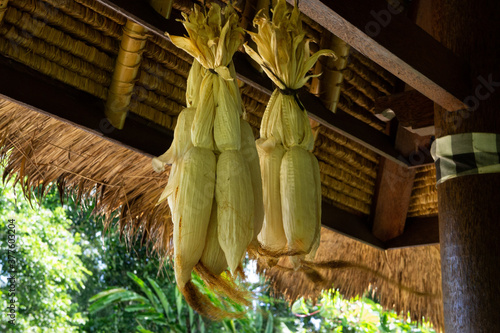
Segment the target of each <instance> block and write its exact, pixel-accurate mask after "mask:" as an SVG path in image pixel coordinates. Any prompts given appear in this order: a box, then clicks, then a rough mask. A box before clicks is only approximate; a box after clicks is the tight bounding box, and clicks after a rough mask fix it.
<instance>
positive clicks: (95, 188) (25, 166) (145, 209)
mask: <svg viewBox="0 0 500 333" xmlns="http://www.w3.org/2000/svg"><path fill="white" fill-rule="evenodd" d="M0 133H1V136H0V160H1V163H2V165H3V166H4V174H3V180H6V179H8V178H13V179H14V180H15V181H16V182H18V183H20V184H21V186H22V188H23V191H24V193H25V195H26V196H27V197H28V198H30V199H31V198H33V197H34V193H43V192H45V191H46V187H47V186H50V184H51V183H55V184H57V187H58V189H59V191H60V195H61V199H62V198H63V197H64V196H65V195H67V194H69V193H76V194H77V202H80V201H81V199H82V198H84V197H86V198H92V199H94V200H96V207H95V211H94V213H95V214H97V215H102V216H104V218H105V219H104V220H105V225H106V226H107V225H109V223H111V222H112V221H113V219H114V218H118V224H119V230H120V233H121V234H122V235H125V236H126V237H127V239H128V240H129V241H134V240H135V239H136V238H137V237H139V236H140V237H141V241H142V242H150V243H151V245H152V249H153V251H156V252H158V254H159V255H160V256H164V255H165V254H166V253H168V252H169V251H171V248H172V247H171V242H170V238H171V237H170V236H171V233H172V227H171V220H170V212H169V209H168V205H167V203H166V201H165V202H164V203H162V204H160V205H156V203H157V201H158V198H159V197H160V194H161V192H162V191H163V189H164V187H165V185H166V183H167V180H168V174H167V173H164V174H161V175H158V174H156V173H155V172H154V171H153V169H152V167H151V159H150V158H148V157H146V156H143V155H141V154H139V153H137V152H134V151H131V150H129V149H126V148H124V147H120V146H118V145H116V144H113V143H111V142H109V141H107V140H105V139H102V138H99V137H98V136H96V135H94V134H90V133H88V132H86V131H83V130H81V129H79V128H76V127H74V126H71V125H68V124H66V123H63V122H61V121H59V120H56V119H53V118H51V117H48V116H45V115H43V114H40V113H38V112H35V111H33V110H30V109H28V108H26V107H23V106H20V105H18V104H16V103H12V102H9V101H7V100H2V99H0ZM35 189H36V191H35ZM120 207H123V208H121V209H120Z"/></svg>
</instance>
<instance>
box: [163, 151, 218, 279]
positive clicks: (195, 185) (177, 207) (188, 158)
mask: <svg viewBox="0 0 500 333" xmlns="http://www.w3.org/2000/svg"><path fill="white" fill-rule="evenodd" d="M215 168H216V162H215V155H214V153H213V152H212V151H211V150H208V149H204V148H199V147H193V148H191V149H190V150H189V151H188V152H187V153H186V155H185V156H184V158H183V163H182V169H181V170H179V172H180V179H179V186H178V188H177V189H176V191H175V192H174V193H173V194H172V195H173V198H174V201H175V204H174V207H171V209H172V219H173V223H174V236H173V237H174V268H175V275H176V280H177V283H178V284H179V286H180V287H181V288H182V287H183V286H184V285H185V284H186V283H187V282H188V281H189V280H190V279H191V271H192V270H193V267H194V266H195V265H196V264H197V263H198V261H199V260H200V258H201V255H202V253H203V249H204V246H205V240H206V235H207V228H208V224H209V222H210V214H211V211H212V201H213V194H214V189H215Z"/></svg>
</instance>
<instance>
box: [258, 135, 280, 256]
mask: <svg viewBox="0 0 500 333" xmlns="http://www.w3.org/2000/svg"><path fill="white" fill-rule="evenodd" d="M257 151H258V152H259V158H260V168H261V174H262V189H263V193H262V197H263V202H264V222H263V224H262V230H261V232H260V234H259V236H258V240H259V241H260V242H261V243H262V246H263V247H264V249H265V250H268V251H272V252H279V251H283V250H284V249H285V247H286V243H287V240H286V236H285V230H284V229H283V216H282V209H281V195H280V169H281V161H282V159H283V155H284V154H285V149H284V148H283V146H282V145H281V144H279V143H277V142H276V140H274V138H272V137H271V138H269V139H267V140H265V139H259V140H257Z"/></svg>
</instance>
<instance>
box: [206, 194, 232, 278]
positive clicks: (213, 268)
mask: <svg viewBox="0 0 500 333" xmlns="http://www.w3.org/2000/svg"><path fill="white" fill-rule="evenodd" d="M200 261H201V263H202V264H203V265H204V266H205V267H206V268H207V269H208V270H209V271H210V272H211V273H212V274H213V275H220V274H221V273H222V272H224V271H225V270H226V268H227V261H226V256H225V254H224V251H223V250H222V248H221V247H220V244H219V238H218V223H217V204H216V203H215V200H214V202H213V205H212V213H211V215H210V223H209V224H208V231H207V240H206V242H205V248H204V249H203V254H202V256H201V259H200Z"/></svg>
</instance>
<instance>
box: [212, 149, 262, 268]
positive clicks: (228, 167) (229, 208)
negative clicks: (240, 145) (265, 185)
mask: <svg viewBox="0 0 500 333" xmlns="http://www.w3.org/2000/svg"><path fill="white" fill-rule="evenodd" d="M249 189H250V190H249ZM215 198H216V201H217V219H218V222H219V228H218V235H219V244H220V246H221V247H222V249H223V250H224V253H225V254H226V259H227V263H228V264H229V268H230V269H231V271H232V272H233V274H234V273H235V272H236V269H237V268H238V266H239V265H240V262H241V259H242V258H243V256H244V255H245V251H246V248H247V246H248V244H250V242H251V241H252V239H253V234H254V232H253V229H254V220H253V214H254V202H253V200H254V198H253V191H252V183H251V180H250V170H249V168H248V166H247V165H246V163H245V160H244V159H243V156H242V155H241V152H240V151H238V150H225V151H223V152H222V153H221V154H220V156H219V160H218V161H217V184H216V188H215Z"/></svg>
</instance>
